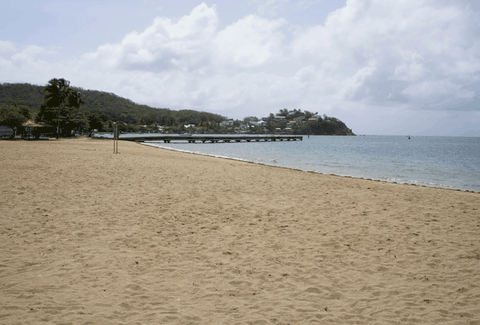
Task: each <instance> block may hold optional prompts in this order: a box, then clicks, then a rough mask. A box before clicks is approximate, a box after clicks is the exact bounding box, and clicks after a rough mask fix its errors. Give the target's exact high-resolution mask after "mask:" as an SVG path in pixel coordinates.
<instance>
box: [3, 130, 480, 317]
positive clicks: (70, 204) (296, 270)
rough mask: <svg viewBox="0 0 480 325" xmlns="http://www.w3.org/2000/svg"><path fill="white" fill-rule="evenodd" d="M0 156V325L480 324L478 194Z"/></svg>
mask: <svg viewBox="0 0 480 325" xmlns="http://www.w3.org/2000/svg"><path fill="white" fill-rule="evenodd" d="M119 149H120V154H118V155H114V154H113V144H112V142H111V141H108V140H91V139H73V140H56V141H41V142H38V141H37V142H35V141H1V142H0V153H1V155H0V193H1V195H0V324H39V323H48V324H309V323H321V324H480V287H479V286H480V241H479V239H480V194H479V193H471V192H460V191H453V190H445V189H435V188H426V187H418V186H412V185H399V184H391V183H383V182H376V181H371V180H362V179H353V178H348V177H337V176H332V175H321V174H315V173H307V172H302V171H298V170H291V169H285V168H277V167H269V166H264V165H259V164H253V163H247V162H240V161H235V160H230V159H221V158H214V157H206V156H200V155H194V154H187V153H179V152H173V151H168V150H164V149H157V148H152V147H148V146H144V145H141V144H135V143H129V142H120V147H119Z"/></svg>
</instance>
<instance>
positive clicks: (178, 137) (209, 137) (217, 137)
mask: <svg viewBox="0 0 480 325" xmlns="http://www.w3.org/2000/svg"><path fill="white" fill-rule="evenodd" d="M119 140H126V141H136V142H145V141H163V142H165V143H170V141H188V142H189V143H195V142H203V143H205V142H210V143H217V142H224V143H227V142H241V141H245V142H260V141H263V142H268V141H272V142H273V141H297V140H300V141H302V140H303V136H301V135H279V134H139V135H120V137H119Z"/></svg>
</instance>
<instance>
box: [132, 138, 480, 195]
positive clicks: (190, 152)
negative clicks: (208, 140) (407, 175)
mask: <svg viewBox="0 0 480 325" xmlns="http://www.w3.org/2000/svg"><path fill="white" fill-rule="evenodd" d="M138 144H142V145H145V146H148V147H154V148H158V149H164V150H171V151H176V152H180V153H187V154H194V155H199V156H207V157H213V158H221V159H230V160H236V161H243V162H248V163H252V164H259V165H263V166H268V167H274V168H285V169H290V170H297V171H301V172H305V173H314V174H320V175H331V176H338V177H347V178H353V179H363V180H370V181H374V182H383V183H390V184H398V185H413V186H419V187H427V188H436V189H443V190H451V191H457V192H470V193H479V194H480V191H474V190H462V189H458V188H449V187H441V186H428V185H423V184H422V185H420V184H414V183H408V182H404V183H399V182H395V181H388V180H381V179H374V178H364V177H356V176H350V175H339V174H325V173H321V172H317V171H312V170H303V169H298V168H291V167H284V166H276V165H269V164H265V163H259V162H255V161H251V160H247V159H242V158H233V157H227V156H218V155H211V154H208V153H200V152H194V151H189V150H184V149H174V148H171V147H160V146H155V145H153V144H148V143H145V142H138Z"/></svg>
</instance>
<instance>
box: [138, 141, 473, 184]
mask: <svg viewBox="0 0 480 325" xmlns="http://www.w3.org/2000/svg"><path fill="white" fill-rule="evenodd" d="M146 144H148V145H152V146H158V147H162V148H167V149H172V150H178V151H185V152H192V153H197V154H202V155H209V156H215V157H228V158H233V159H238V160H245V161H252V162H255V163H263V164H266V165H272V166H280V167H287V168H295V169H300V170H304V171H314V172H318V173H323V174H335V175H340V176H352V177H357V178H371V179H375V180H381V181H386V182H397V183H410V184H417V185H425V186H430V187H443V188H451V189H461V190H470V191H475V192H477V191H480V138H478V137H412V138H411V139H410V140H409V139H407V137H404V136H356V137H334V136H310V138H308V137H307V136H304V139H303V141H283V142H250V143H247V142H240V143H215V144H211V143H194V144H193V143H187V142H177V143H173V142H171V143H163V142H147V143H146Z"/></svg>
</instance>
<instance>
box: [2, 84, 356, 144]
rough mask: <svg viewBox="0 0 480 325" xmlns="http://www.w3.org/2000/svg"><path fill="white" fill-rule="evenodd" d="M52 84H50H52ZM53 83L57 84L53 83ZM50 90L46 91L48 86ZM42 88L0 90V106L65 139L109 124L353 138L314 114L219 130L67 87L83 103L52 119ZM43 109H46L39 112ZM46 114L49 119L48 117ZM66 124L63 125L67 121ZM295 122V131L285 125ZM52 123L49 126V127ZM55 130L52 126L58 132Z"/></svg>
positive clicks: (213, 120)
mask: <svg viewBox="0 0 480 325" xmlns="http://www.w3.org/2000/svg"><path fill="white" fill-rule="evenodd" d="M52 80H54V79H52ZM55 80H56V79H55ZM47 86H48V85H47ZM43 88H44V87H42V86H34V85H30V84H0V104H1V103H11V102H12V100H13V99H18V101H22V103H23V104H25V105H27V106H29V107H30V108H31V110H32V112H33V113H34V114H33V115H34V116H37V117H36V118H35V120H36V121H47V120H48V121H51V122H50V123H51V124H53V123H57V124H58V121H59V120H60V122H61V123H64V124H62V125H63V126H64V130H65V132H64V133H65V134H67V133H68V132H69V131H70V129H75V130H79V131H84V132H91V130H93V129H96V130H98V131H112V123H113V122H118V123H119V127H120V129H121V130H122V132H152V131H154V132H155V131H156V130H157V128H156V126H165V127H167V128H168V132H172V133H179V132H185V131H188V132H190V131H191V130H185V128H184V127H183V126H184V125H186V124H194V125H195V126H197V127H201V128H200V129H195V132H200V133H231V132H232V131H233V127H236V128H238V126H239V125H240V122H243V123H244V124H245V125H247V131H246V132H248V133H264V132H268V133H275V132H277V130H278V129H281V130H282V132H283V130H285V128H287V127H292V131H291V132H293V133H294V134H312V135H354V134H353V132H352V130H351V129H349V128H348V127H347V126H346V125H345V123H343V122H342V121H340V120H338V119H336V118H334V117H328V116H326V115H324V116H323V118H322V117H318V118H317V119H316V120H309V118H312V117H315V116H318V113H317V112H315V113H312V112H309V111H304V112H302V110H299V109H294V110H288V109H286V108H283V109H281V110H280V112H279V114H278V115H281V116H284V117H285V119H276V118H275V115H274V114H270V115H269V117H268V118H267V119H266V121H265V122H266V124H265V126H253V125H250V124H251V122H252V121H254V120H257V118H255V117H248V118H245V119H244V120H243V121H235V123H234V125H233V127H232V126H228V127H222V126H220V123H221V122H222V121H225V120H227V118H226V117H224V116H221V115H218V114H212V113H207V112H197V111H194V110H180V111H175V110H171V109H168V108H153V107H150V106H147V105H140V104H136V103H134V102H132V101H131V100H129V99H126V98H122V97H120V96H117V95H115V94H112V93H107V92H102V91H97V90H85V89H82V88H76V87H69V88H70V90H71V91H72V93H74V94H77V95H80V94H81V98H76V97H75V96H73V97H68V98H69V100H67V101H65V107H66V108H74V109H70V110H68V109H67V110H61V109H59V112H60V114H59V116H60V117H61V118H59V119H57V118H56V113H57V111H56V110H55V109H53V107H55V106H54V104H56V103H57V102H56V101H55V100H54V99H49V100H50V101H49V102H48V103H49V105H51V106H50V109H47V108H48V107H47V105H46V104H47V103H46V102H42V98H43V96H44V92H43ZM78 99H81V101H82V102H83V105H80V106H79V107H78V108H77V106H76V104H77V103H78ZM42 103H43V105H44V106H41V104H42ZM58 103H59V102H58ZM48 114H50V115H49V116H46V115H48ZM67 120H68V121H70V122H69V123H67V122H66V121H67ZM292 120H295V121H297V122H296V123H294V124H293V125H291V124H289V123H288V122H289V121H292ZM52 122H53V123H52ZM57 124H53V125H55V126H57Z"/></svg>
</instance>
